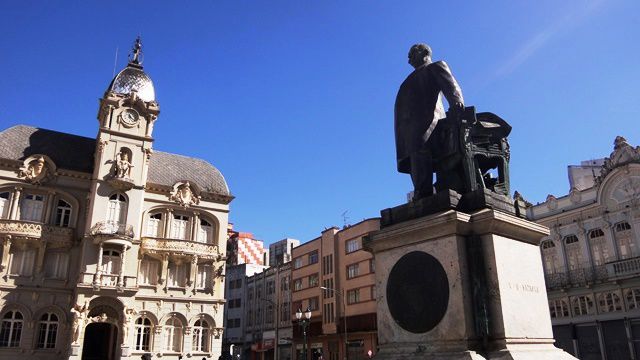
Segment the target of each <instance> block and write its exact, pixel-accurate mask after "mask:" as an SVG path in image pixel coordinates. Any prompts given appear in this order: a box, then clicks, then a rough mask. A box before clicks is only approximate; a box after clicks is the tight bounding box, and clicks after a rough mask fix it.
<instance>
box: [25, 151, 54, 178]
mask: <svg viewBox="0 0 640 360" xmlns="http://www.w3.org/2000/svg"><path fill="white" fill-rule="evenodd" d="M56 175H57V174H56V164H55V163H54V162H53V161H52V160H51V159H50V158H49V157H48V156H46V155H40V154H35V155H31V156H29V157H28V158H26V159H25V160H24V162H23V163H22V167H21V168H20V170H19V171H18V177H21V178H24V179H25V180H27V181H28V182H30V183H32V184H41V183H44V182H47V181H49V180H51V179H53V178H54V177H55V176H56Z"/></svg>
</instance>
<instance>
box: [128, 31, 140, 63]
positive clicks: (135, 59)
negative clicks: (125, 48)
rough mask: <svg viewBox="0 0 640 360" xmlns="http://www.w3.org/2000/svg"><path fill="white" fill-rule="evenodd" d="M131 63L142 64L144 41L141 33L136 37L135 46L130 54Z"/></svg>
mask: <svg viewBox="0 0 640 360" xmlns="http://www.w3.org/2000/svg"><path fill="white" fill-rule="evenodd" d="M129 64H134V65H142V41H141V40H140V35H138V37H137V38H136V42H135V43H133V48H132V49H131V53H130V54H129Z"/></svg>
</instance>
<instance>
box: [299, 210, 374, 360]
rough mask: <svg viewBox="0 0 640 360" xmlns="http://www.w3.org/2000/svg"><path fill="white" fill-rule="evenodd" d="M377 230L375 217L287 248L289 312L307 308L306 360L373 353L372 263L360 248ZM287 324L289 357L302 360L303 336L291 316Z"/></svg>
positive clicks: (358, 356)
mask: <svg viewBox="0 0 640 360" xmlns="http://www.w3.org/2000/svg"><path fill="white" fill-rule="evenodd" d="M379 229H380V219H378V218H373V219H367V220H363V221H361V222H360V223H358V224H355V225H352V226H347V227H344V228H343V229H338V228H335V227H334V228H330V229H327V230H325V231H323V232H322V235H321V236H320V237H318V238H316V239H314V240H311V241H309V242H306V243H304V244H301V245H300V246H298V247H295V248H293V253H292V258H293V260H292V262H291V292H292V295H291V297H292V307H291V312H292V314H294V313H295V312H296V311H297V310H298V309H300V310H302V311H303V312H304V311H305V310H307V309H310V310H311V321H310V323H309V326H308V328H307V342H306V350H307V354H308V356H307V357H308V359H312V360H318V359H323V360H339V359H343V358H345V355H346V353H345V350H346V351H347V352H348V353H349V354H348V357H349V359H351V360H357V359H366V358H368V352H369V351H371V353H372V355H375V352H376V348H377V330H376V329H377V324H376V321H377V320H376V292H375V263H374V260H373V256H372V255H371V253H369V252H366V251H365V250H363V248H362V239H363V237H365V236H367V235H368V234H370V233H372V232H374V231H377V230H379ZM321 287H324V288H326V289H331V290H323V289H321ZM345 308H346V309H345ZM292 321H293V347H294V349H293V350H294V357H293V358H294V359H303V358H304V357H303V350H304V349H305V344H304V336H303V332H302V329H301V327H300V324H299V323H298V321H297V320H296V319H295V316H294V315H292ZM345 330H346V334H345Z"/></svg>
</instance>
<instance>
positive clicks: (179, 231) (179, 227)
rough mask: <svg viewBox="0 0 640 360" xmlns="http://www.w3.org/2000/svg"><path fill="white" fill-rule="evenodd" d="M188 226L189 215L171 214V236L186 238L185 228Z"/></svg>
mask: <svg viewBox="0 0 640 360" xmlns="http://www.w3.org/2000/svg"><path fill="white" fill-rule="evenodd" d="M188 228H189V217H188V216H185V215H173V221H172V222H171V238H172V239H180V240H186V239H187V229H188Z"/></svg>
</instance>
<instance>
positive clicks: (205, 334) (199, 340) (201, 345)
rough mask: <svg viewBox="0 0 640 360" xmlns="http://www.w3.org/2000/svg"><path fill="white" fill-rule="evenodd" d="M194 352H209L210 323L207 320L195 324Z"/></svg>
mask: <svg viewBox="0 0 640 360" xmlns="http://www.w3.org/2000/svg"><path fill="white" fill-rule="evenodd" d="M193 352H209V324H208V323H207V322H206V321H205V320H198V321H196V323H195V324H194V325H193Z"/></svg>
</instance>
